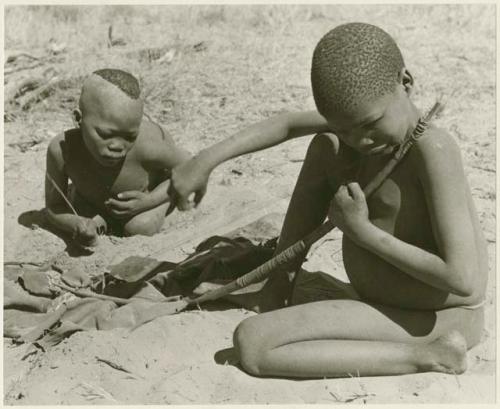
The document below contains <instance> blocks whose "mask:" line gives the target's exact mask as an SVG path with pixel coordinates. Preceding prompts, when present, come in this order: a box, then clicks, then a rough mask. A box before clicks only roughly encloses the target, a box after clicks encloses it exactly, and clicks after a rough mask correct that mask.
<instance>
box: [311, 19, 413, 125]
mask: <svg viewBox="0 0 500 409" xmlns="http://www.w3.org/2000/svg"><path fill="white" fill-rule="evenodd" d="M404 66H405V64H404V60H403V56H402V55H401V51H400V50H399V48H398V46H397V44H396V42H395V41H394V40H393V39H392V37H391V36H390V35H389V34H387V33H386V32H385V31H384V30H382V29H381V28H378V27H376V26H373V25H371V24H365V23H348V24H342V25H340V26H337V27H335V28H334V29H333V30H331V31H329V32H328V33H327V34H326V35H325V36H324V37H323V38H322V39H321V40H320V41H319V43H318V44H317V46H316V48H315V49H314V54H313V59H312V68H311V82H312V89H313V95H314V101H315V102H316V107H317V109H318V111H319V113H320V114H322V115H323V116H326V115H328V114H329V113H331V112H332V111H333V112H340V113H345V112H348V111H349V110H351V109H353V108H355V107H356V106H357V105H358V104H359V102H360V101H362V100H370V99H372V98H376V97H380V96H383V95H385V94H386V93H388V92H391V91H393V90H394V88H395V85H396V82H397V80H398V75H399V73H400V71H401V69H402V68H404Z"/></svg>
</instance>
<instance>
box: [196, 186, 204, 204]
mask: <svg viewBox="0 0 500 409" xmlns="http://www.w3.org/2000/svg"><path fill="white" fill-rule="evenodd" d="M205 193H207V188H206V187H204V188H203V189H200V190H198V191H197V192H196V193H195V195H194V204H195V207H196V206H198V205H199V204H200V202H201V199H203V196H205Z"/></svg>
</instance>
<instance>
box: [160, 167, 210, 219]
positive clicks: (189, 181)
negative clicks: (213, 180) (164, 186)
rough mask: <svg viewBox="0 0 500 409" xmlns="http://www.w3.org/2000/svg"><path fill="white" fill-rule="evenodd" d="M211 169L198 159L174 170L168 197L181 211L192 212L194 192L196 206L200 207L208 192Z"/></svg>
mask: <svg viewBox="0 0 500 409" xmlns="http://www.w3.org/2000/svg"><path fill="white" fill-rule="evenodd" d="M209 176H210V169H208V168H206V167H205V166H203V164H202V163H201V162H200V161H199V160H198V159H196V158H193V159H190V160H188V161H186V162H182V163H181V164H180V165H178V166H176V167H175V168H173V169H172V176H171V179H170V180H171V182H170V187H169V189H168V195H169V196H170V200H171V201H172V202H173V203H175V205H176V206H177V208H178V209H179V210H190V209H192V207H193V204H192V203H191V202H190V200H189V196H190V195H191V194H192V193H193V192H194V193H195V196H194V205H195V206H198V204H199V203H200V202H201V199H202V198H203V196H204V195H205V193H206V191H207V183H208V177H209Z"/></svg>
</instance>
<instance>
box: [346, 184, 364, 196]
mask: <svg viewBox="0 0 500 409" xmlns="http://www.w3.org/2000/svg"><path fill="white" fill-rule="evenodd" d="M347 188H348V189H349V193H350V194H351V195H352V197H353V198H354V200H363V199H364V198H365V194H364V193H363V189H361V186H359V183H357V182H351V183H349V184H348V185H347Z"/></svg>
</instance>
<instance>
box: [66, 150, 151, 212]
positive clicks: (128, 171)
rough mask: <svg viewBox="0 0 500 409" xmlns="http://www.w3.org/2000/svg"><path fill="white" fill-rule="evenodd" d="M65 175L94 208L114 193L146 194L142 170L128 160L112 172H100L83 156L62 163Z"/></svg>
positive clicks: (100, 170) (113, 195) (146, 177)
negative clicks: (137, 192)
mask: <svg viewBox="0 0 500 409" xmlns="http://www.w3.org/2000/svg"><path fill="white" fill-rule="evenodd" d="M66 173H67V175H68V177H69V178H70V179H71V182H72V183H73V185H74V186H75V188H76V190H77V191H78V193H79V194H80V195H81V196H82V197H83V198H85V199H86V200H87V201H89V202H90V203H92V204H94V205H95V206H98V207H102V206H103V204H104V201H106V200H107V199H109V198H110V197H116V195H117V194H118V193H121V192H125V191H129V190H138V191H147V190H148V186H149V183H150V177H149V175H148V173H147V172H146V170H144V169H143V168H142V167H141V166H140V165H139V164H137V163H134V161H133V160H130V159H129V158H128V157H127V158H126V159H125V161H124V162H123V164H121V165H120V166H118V167H116V168H104V167H102V166H100V165H99V164H97V163H94V162H92V161H91V160H89V158H85V157H83V156H81V157H77V158H73V160H71V161H68V162H66Z"/></svg>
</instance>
